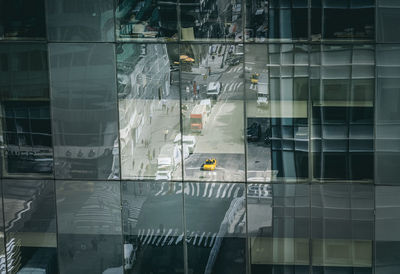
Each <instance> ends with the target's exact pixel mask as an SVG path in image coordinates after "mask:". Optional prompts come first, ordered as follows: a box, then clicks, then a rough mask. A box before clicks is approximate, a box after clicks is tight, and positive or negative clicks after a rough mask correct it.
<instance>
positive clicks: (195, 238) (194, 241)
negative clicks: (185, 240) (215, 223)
mask: <svg viewBox="0 0 400 274" xmlns="http://www.w3.org/2000/svg"><path fill="white" fill-rule="evenodd" d="M197 236H198V234H197V233H196V234H195V236H194V240H193V245H196V241H197Z"/></svg>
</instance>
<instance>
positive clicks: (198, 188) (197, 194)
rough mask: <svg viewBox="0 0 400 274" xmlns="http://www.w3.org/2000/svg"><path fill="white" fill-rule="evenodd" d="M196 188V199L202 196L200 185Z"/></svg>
mask: <svg viewBox="0 0 400 274" xmlns="http://www.w3.org/2000/svg"><path fill="white" fill-rule="evenodd" d="M196 187H197V193H196V197H199V195H200V184H199V183H196Z"/></svg>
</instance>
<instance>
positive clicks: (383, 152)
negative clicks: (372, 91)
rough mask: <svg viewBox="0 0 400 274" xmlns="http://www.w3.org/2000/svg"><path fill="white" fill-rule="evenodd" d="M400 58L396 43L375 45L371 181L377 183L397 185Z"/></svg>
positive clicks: (399, 148) (399, 152)
mask: <svg viewBox="0 0 400 274" xmlns="http://www.w3.org/2000/svg"><path fill="white" fill-rule="evenodd" d="M399 57H400V46H399V45H379V46H378V48H377V54H376V63H377V90H376V98H377V101H376V123H375V134H376V141H375V149H376V152H375V159H376V160H375V162H376V169H375V173H376V174H375V180H376V183H377V184H389V185H397V184H399V180H398V176H399V175H400V171H399V168H398V165H397V162H398V159H400V158H399V157H400V147H399V145H400V138H399V136H400V135H399V132H400V131H399V130H400V110H399V107H398V104H397V102H399V100H400V97H399V96H400V93H399V84H400V77H399V71H400V64H399V62H398V58H399Z"/></svg>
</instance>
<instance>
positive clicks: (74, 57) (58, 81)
mask: <svg viewBox="0 0 400 274" xmlns="http://www.w3.org/2000/svg"><path fill="white" fill-rule="evenodd" d="M49 49H50V70H51V73H50V82H51V86H52V114H53V120H52V121H53V126H54V130H53V132H54V143H55V144H54V146H55V150H54V154H55V169H56V170H55V171H56V172H55V173H56V178H87V179H117V178H119V159H118V156H119V151H118V120H117V119H118V114H117V111H116V110H117V98H116V92H115V91H116V83H115V55H114V46H113V45H111V44H104V43H103V44H60V43H57V44H54V43H53V44H50V45H49Z"/></svg>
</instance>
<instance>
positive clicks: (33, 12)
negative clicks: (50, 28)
mask: <svg viewBox="0 0 400 274" xmlns="http://www.w3.org/2000/svg"><path fill="white" fill-rule="evenodd" d="M44 10H45V4H44V0H22V1H14V0H1V1H0V40H3V39H5V40H24V39H29V40H44V39H45V38H46V30H45V28H46V26H45V15H44V14H45V11H44Z"/></svg>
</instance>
